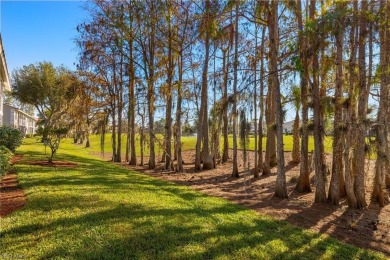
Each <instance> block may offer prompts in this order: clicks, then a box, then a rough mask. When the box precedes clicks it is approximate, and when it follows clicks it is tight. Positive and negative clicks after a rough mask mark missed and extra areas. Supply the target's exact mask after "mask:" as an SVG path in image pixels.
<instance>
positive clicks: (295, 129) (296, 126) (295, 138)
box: [291, 109, 301, 163]
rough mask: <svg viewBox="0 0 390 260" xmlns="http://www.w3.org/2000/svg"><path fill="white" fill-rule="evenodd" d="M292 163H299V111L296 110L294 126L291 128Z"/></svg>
mask: <svg viewBox="0 0 390 260" xmlns="http://www.w3.org/2000/svg"><path fill="white" fill-rule="evenodd" d="M291 157H292V163H299V162H300V160H301V159H300V151H299V109H297V110H296V113H295V119H294V126H293V149H292V152H291Z"/></svg>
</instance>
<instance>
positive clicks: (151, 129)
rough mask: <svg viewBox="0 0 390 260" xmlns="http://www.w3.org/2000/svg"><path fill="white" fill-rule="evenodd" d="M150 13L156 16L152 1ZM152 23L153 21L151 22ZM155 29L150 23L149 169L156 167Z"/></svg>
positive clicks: (148, 94)
mask: <svg viewBox="0 0 390 260" xmlns="http://www.w3.org/2000/svg"><path fill="white" fill-rule="evenodd" d="M151 15H152V16H153V17H155V16H156V14H155V6H154V3H153V2H151ZM152 23H153V22H152ZM155 30H156V25H155V24H154V23H153V24H152V25H151V31H150V35H149V37H150V38H149V41H150V44H149V68H148V69H149V78H148V93H147V99H148V105H149V106H148V117H149V169H154V168H155V167H156V152H155V148H154V145H155V134H154V99H155V95H154V82H155V79H154V77H155V75H154V66H155V61H154V55H155V48H156V45H155V33H156V32H155Z"/></svg>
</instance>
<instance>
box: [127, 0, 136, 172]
mask: <svg viewBox="0 0 390 260" xmlns="http://www.w3.org/2000/svg"><path fill="white" fill-rule="evenodd" d="M129 3H130V8H131V4H132V1H129ZM129 17H130V36H129V52H130V53H129V54H130V60H129V77H130V79H129V90H128V91H129V111H128V113H129V115H128V118H129V125H128V127H129V131H130V133H129V135H128V136H129V137H130V144H129V145H130V160H129V164H130V165H137V155H136V150H135V96H134V89H135V71H134V54H133V29H132V24H133V23H132V16H131V15H130V16H129Z"/></svg>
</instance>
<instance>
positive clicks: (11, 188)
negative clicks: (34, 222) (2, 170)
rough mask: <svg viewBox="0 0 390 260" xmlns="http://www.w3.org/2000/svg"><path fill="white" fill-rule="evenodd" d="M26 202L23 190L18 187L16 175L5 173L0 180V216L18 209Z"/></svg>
mask: <svg viewBox="0 0 390 260" xmlns="http://www.w3.org/2000/svg"><path fill="white" fill-rule="evenodd" d="M25 203H26V197H25V194H24V191H23V190H22V189H20V188H19V187H18V176H17V175H16V174H14V173H12V174H7V175H5V176H4V177H3V179H2V180H1V181H0V217H5V216H7V215H9V214H11V213H12V212H14V211H15V210H18V209H20V208H22V207H23V206H24V204H25Z"/></svg>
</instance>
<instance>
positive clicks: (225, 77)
mask: <svg viewBox="0 0 390 260" xmlns="http://www.w3.org/2000/svg"><path fill="white" fill-rule="evenodd" d="M222 52H223V61H222V70H223V96H222V99H223V128H222V132H223V154H222V162H227V161H228V159H229V133H228V125H229V119H228V105H229V104H228V96H227V95H228V62H227V56H228V55H227V53H228V52H229V47H228V48H227V49H223V50H222Z"/></svg>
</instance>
